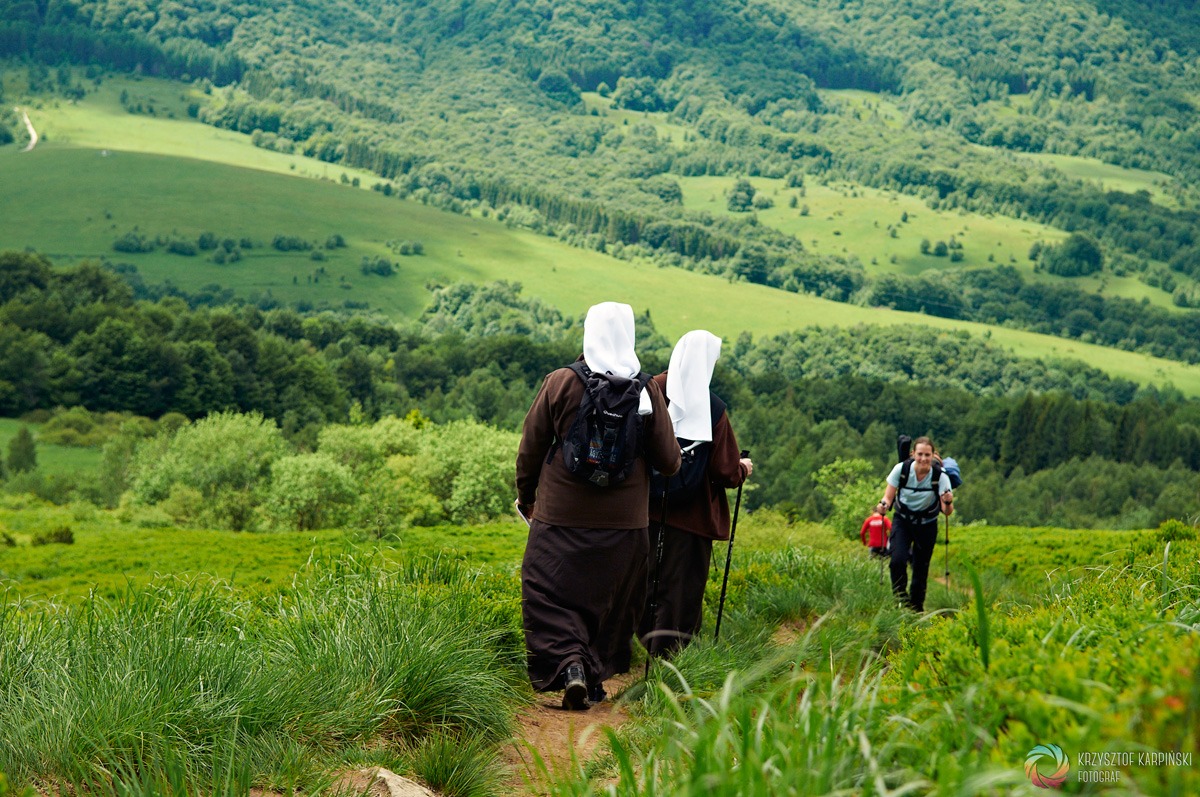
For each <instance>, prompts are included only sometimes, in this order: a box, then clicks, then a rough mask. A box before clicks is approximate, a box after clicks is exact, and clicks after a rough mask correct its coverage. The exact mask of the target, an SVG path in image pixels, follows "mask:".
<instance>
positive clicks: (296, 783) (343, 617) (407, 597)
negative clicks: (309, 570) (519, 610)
mask: <svg viewBox="0 0 1200 797" xmlns="http://www.w3.org/2000/svg"><path fill="white" fill-rule="evenodd" d="M489 579H490V577H489V576H476V575H473V574H471V573H469V572H468V571H466V570H465V569H463V568H462V567H461V566H457V565H454V564H452V563H448V562H441V563H434V564H432V565H428V566H424V567H414V568H409V569H407V570H400V571H396V570H394V569H393V570H385V569H383V568H382V566H381V565H380V564H379V563H378V562H367V561H357V560H353V559H342V560H338V561H337V562H336V563H334V564H332V565H330V566H329V567H318V568H316V573H315V575H314V576H312V577H308V578H299V579H297V581H296V583H295V585H294V586H293V589H292V591H291V593H290V594H288V595H286V596H284V597H279V598H276V599H274V600H273V601H270V602H261V603H258V602H252V601H248V600H246V599H244V598H241V597H239V596H238V595H237V594H235V593H234V592H233V591H231V590H229V589H227V588H224V587H222V586H219V585H214V584H212V583H189V582H184V581H176V580H165V581H162V582H159V583H157V584H155V585H153V586H151V587H146V588H130V589H129V590H128V591H127V592H126V593H125V594H124V595H123V596H122V597H121V598H120V599H119V600H115V601H106V600H102V599H100V598H97V597H95V596H93V597H92V598H91V599H89V600H87V601H84V602H83V603H82V604H80V605H77V606H73V607H68V608H63V607H56V606H45V607H35V606H32V605H29V604H25V605H21V606H16V605H4V606H0V717H4V718H5V721H4V722H0V771H7V772H9V773H10V774H11V775H13V776H14V777H16V778H19V779H22V780H31V779H33V778H38V779H41V780H43V781H49V782H58V783H61V784H80V785H84V786H87V787H88V788H89V790H94V791H99V792H101V793H110V792H116V793H130V794H135V793H149V792H151V791H154V790H168V791H171V792H173V793H178V790H177V789H176V786H177V785H178V783H184V784H187V786H188V789H190V790H193V791H194V790H196V788H195V787H196V784H204V788H202V789H200V791H205V792H206V793H208V792H210V791H211V792H212V793H226V791H227V789H228V790H229V793H234V792H239V791H243V787H244V786H247V785H248V784H250V783H253V784H255V785H263V786H271V787H275V788H283V789H285V790H291V789H293V788H304V789H307V790H310V789H312V788H314V787H315V786H319V785H320V784H321V783H322V776H321V773H322V772H325V771H328V770H329V769H330V768H331V767H335V766H336V763H337V758H338V751H341V750H346V751H350V750H351V749H354V748H356V746H357V747H358V748H361V745H362V744H364V743H372V742H380V741H382V742H389V741H392V742H396V743H399V744H405V745H415V744H418V743H419V742H420V740H421V739H423V738H425V737H427V736H429V735H430V734H445V733H454V734H457V735H458V736H460V737H461V738H463V739H467V740H474V741H471V742H470V743H469V744H467V745H466V746H467V747H470V746H471V745H478V746H480V749H483V748H486V747H487V746H488V745H495V744H497V743H498V742H499V741H500V740H502V739H505V738H507V737H508V736H509V735H510V733H511V722H512V719H511V717H512V709H513V707H514V705H515V704H516V703H518V702H519V701H520V700H521V699H522V698H521V695H522V691H521V690H520V688H519V684H520V683H521V679H522V672H521V670H520V669H519V668H518V667H516V666H514V664H513V663H514V662H517V661H520V655H519V654H520V648H517V649H516V650H514V649H512V646H513V644H514V642H513V639H512V636H511V634H510V633H508V631H507V630H506V629H508V628H509V627H511V625H512V624H513V623H514V622H515V621H514V620H513V618H511V617H505V618H504V619H503V621H500V620H499V615H500V614H502V613H503V612H505V611H515V608H514V607H515V606H516V601H515V599H512V600H508V601H497V600H495V599H494V598H495V597H496V595H495V593H496V592H497V591H498V590H500V589H501V587H500V584H501V583H502V582H501V581H490V580H489ZM503 583H508V582H503ZM507 588H508V589H509V590H511V591H512V592H515V589H516V587H515V584H511V583H509V584H508V587H507ZM497 606H500V607H501V608H496V607H497ZM504 607H508V608H504ZM484 758H486V756H484ZM177 782H178V783H177ZM104 784H107V786H105V785H104ZM243 793H244V791H243Z"/></svg>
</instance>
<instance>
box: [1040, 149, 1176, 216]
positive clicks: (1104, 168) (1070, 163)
mask: <svg viewBox="0 0 1200 797" xmlns="http://www.w3.org/2000/svg"><path fill="white" fill-rule="evenodd" d="M1020 157H1022V158H1028V159H1029V160H1032V161H1034V162H1035V163H1039V164H1042V165H1046V166H1050V167H1052V168H1054V169H1057V170H1058V171H1060V172H1062V173H1063V174H1065V175H1067V176H1068V177H1074V178H1075V179H1077V180H1084V181H1085V182H1089V183H1094V184H1096V185H1098V186H1099V187H1100V188H1102V189H1104V190H1105V191H1124V192H1126V193H1130V194H1135V193H1137V192H1138V191H1145V192H1147V193H1148V194H1150V198H1151V199H1153V200H1154V201H1155V202H1156V203H1158V204H1160V205H1164V206H1166V207H1177V206H1178V204H1179V203H1178V202H1176V201H1175V198H1174V197H1173V196H1171V194H1169V193H1167V192H1166V191H1165V190H1164V187H1165V186H1168V185H1170V184H1171V183H1172V182H1174V178H1173V177H1171V175H1169V174H1164V173H1163V172H1155V171H1149V170H1147V169H1130V168H1127V167H1125V166H1115V165H1113V164H1111V163H1105V162H1103V161H1100V160H1097V159H1096V158H1084V157H1080V156H1078V155H1053V154H1051V153H1047V152H1038V153H1023V154H1021V155H1020Z"/></svg>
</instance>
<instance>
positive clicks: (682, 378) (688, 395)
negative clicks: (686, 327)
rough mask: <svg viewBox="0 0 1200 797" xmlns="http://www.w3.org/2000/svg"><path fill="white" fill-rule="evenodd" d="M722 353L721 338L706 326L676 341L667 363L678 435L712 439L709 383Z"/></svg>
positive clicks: (671, 411) (690, 438) (671, 408)
mask: <svg viewBox="0 0 1200 797" xmlns="http://www.w3.org/2000/svg"><path fill="white" fill-rule="evenodd" d="M720 356H721V339H720V338H718V337H717V336H716V335H714V334H712V333H711V332H706V331H705V330H703V329H697V330H693V331H691V332H689V333H687V334H686V335H684V336H683V337H682V338H680V339H679V342H678V343H676V344H675V348H674V350H673V351H672V352H671V364H670V365H669V366H668V367H667V399H668V400H669V401H670V402H671V403H670V404H669V405H668V406H667V412H668V413H669V414H670V416H671V423H672V424H673V425H674V426H675V436H676V437H682V438H684V439H686V440H703V441H705V442H711V441H712V404H711V403H710V402H709V394H708V384H709V382H711V381H712V373H713V366H715V365H716V364H717V358H718V357H720Z"/></svg>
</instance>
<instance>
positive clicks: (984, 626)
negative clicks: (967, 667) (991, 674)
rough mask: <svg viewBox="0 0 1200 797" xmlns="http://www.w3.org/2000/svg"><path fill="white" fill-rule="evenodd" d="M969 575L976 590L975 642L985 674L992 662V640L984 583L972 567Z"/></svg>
mask: <svg viewBox="0 0 1200 797" xmlns="http://www.w3.org/2000/svg"><path fill="white" fill-rule="evenodd" d="M967 575H968V576H969V577H970V579H971V586H972V587H973V588H974V590H975V622H976V631H975V641H976V642H977V643H978V645H979V660H980V662H982V663H983V669H984V672H987V670H988V667H990V666H991V660H992V639H991V633H990V631H989V629H988V612H987V602H986V601H985V600H984V597H983V582H982V581H980V580H979V573H977V572H976V571H975V568H973V567H971V566H970V565H968V566H967Z"/></svg>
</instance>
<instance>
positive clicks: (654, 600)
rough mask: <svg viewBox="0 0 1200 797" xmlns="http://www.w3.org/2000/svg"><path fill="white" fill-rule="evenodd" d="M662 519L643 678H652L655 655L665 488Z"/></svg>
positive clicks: (663, 539) (663, 537)
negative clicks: (654, 645) (653, 646)
mask: <svg viewBox="0 0 1200 797" xmlns="http://www.w3.org/2000/svg"><path fill="white" fill-rule="evenodd" d="M660 517H661V518H662V521H661V522H660V523H659V524H658V544H657V547H656V549H655V551H654V586H653V587H652V588H651V590H650V633H649V634H648V635H647V636H646V673H645V675H643V676H642V677H643V678H649V677H650V660H651V659H653V658H654V654H653V653H651V652H650V645H651V644H652V643H653V641H654V632H655V631H656V626H657V625H658V578H659V574H660V573H662V562H663V543H664V541H665V540H666V537H667V491H666V489H665V488H664V489H663V497H662V512H661V514H660Z"/></svg>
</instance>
